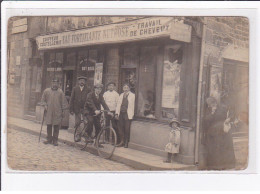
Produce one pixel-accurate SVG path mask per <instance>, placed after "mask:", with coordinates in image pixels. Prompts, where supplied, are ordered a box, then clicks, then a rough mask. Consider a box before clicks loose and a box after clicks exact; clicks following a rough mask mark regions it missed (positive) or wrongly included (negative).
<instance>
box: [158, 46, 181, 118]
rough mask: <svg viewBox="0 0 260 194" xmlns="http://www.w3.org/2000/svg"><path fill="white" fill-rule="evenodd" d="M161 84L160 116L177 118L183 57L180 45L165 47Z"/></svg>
mask: <svg viewBox="0 0 260 194" xmlns="http://www.w3.org/2000/svg"><path fill="white" fill-rule="evenodd" d="M164 53H165V56H164V65H163V84H162V111H161V113H162V118H163V119H171V118H178V113H179V91H180V70H181V64H182V58H183V49H182V47H181V45H173V46H167V47H165V52H164Z"/></svg>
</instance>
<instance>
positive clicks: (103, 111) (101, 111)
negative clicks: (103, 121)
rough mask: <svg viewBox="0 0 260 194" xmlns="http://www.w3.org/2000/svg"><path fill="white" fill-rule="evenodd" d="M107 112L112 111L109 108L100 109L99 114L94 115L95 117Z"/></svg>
mask: <svg viewBox="0 0 260 194" xmlns="http://www.w3.org/2000/svg"><path fill="white" fill-rule="evenodd" d="M105 112H106V113H109V112H111V111H109V110H100V113H99V114H97V115H96V114H95V115H94V117H95V116H98V115H100V114H102V113H105Z"/></svg>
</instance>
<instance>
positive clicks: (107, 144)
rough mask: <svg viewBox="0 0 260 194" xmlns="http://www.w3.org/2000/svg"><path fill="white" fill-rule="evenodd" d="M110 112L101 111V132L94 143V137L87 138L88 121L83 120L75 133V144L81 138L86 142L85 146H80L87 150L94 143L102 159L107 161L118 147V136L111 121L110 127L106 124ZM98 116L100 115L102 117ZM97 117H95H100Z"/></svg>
mask: <svg viewBox="0 0 260 194" xmlns="http://www.w3.org/2000/svg"><path fill="white" fill-rule="evenodd" d="M107 112H109V111H106V110H101V112H100V114H101V119H100V123H101V130H100V132H99V134H98V136H97V138H96V140H95V141H94V137H93V136H87V135H86V133H85V131H86V128H87V121H86V120H85V119H81V122H80V123H79V124H78V125H77V126H76V127H75V131H74V141H75V143H77V142H79V141H78V140H79V139H80V140H81V138H84V142H83V145H82V144H81V145H79V146H81V148H80V149H81V150H85V148H86V147H87V145H88V144H90V143H94V145H95V147H96V149H97V151H98V155H99V156H100V157H102V158H105V159H110V158H111V157H112V155H113V153H114V151H115V147H116V143H117V134H116V132H115V130H114V129H113V128H112V127H111V126H112V125H111V121H110V123H109V126H106V124H105V122H106V118H105V113H107ZM100 114H98V115H100ZM98 115H95V116H98Z"/></svg>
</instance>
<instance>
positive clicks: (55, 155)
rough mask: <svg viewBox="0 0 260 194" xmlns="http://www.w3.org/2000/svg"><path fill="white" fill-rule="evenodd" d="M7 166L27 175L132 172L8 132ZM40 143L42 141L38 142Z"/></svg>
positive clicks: (23, 135) (89, 155)
mask: <svg viewBox="0 0 260 194" xmlns="http://www.w3.org/2000/svg"><path fill="white" fill-rule="evenodd" d="M7 137H8V140H7V142H8V145H7V150H8V151H7V155H8V165H9V168H11V169H13V170H28V171H129V170H134V169H133V168H131V167H129V166H126V165H124V164H121V163H117V162H114V161H111V160H106V159H103V158H100V157H98V156H95V155H92V154H90V153H88V152H84V151H81V150H79V149H78V148H74V147H71V146H68V145H66V144H62V143H59V146H57V147H55V146H53V145H44V144H43V143H42V142H40V143H38V137H37V136H35V135H31V134H29V133H24V132H20V131H17V130H14V129H11V128H9V129H8V135H7ZM41 141H43V139H42V140H41Z"/></svg>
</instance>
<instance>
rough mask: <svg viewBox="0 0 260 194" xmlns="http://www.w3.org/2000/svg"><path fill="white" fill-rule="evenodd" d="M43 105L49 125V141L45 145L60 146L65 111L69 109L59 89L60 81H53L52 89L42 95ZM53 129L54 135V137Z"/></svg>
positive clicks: (55, 79) (46, 90)
mask: <svg viewBox="0 0 260 194" xmlns="http://www.w3.org/2000/svg"><path fill="white" fill-rule="evenodd" d="M41 101H42V103H43V105H44V107H45V110H46V111H47V112H46V117H45V121H46V124H47V141H44V144H52V143H53V145H54V146H57V145H58V136H59V130H60V125H61V121H62V118H63V117H64V110H65V109H67V108H68V103H67V100H66V98H65V95H64V93H63V91H62V90H61V89H60V88H59V80H58V79H57V78H54V79H53V80H52V86H51V88H47V89H45V90H44V92H43V95H42V100H41ZM52 127H53V128H54V130H53V135H52Z"/></svg>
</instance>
